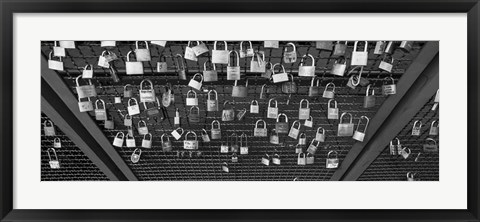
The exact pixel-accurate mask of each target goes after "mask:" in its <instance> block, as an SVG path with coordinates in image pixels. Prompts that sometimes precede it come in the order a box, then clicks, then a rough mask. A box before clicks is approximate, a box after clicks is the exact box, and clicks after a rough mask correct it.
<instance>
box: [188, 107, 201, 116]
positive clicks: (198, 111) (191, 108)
mask: <svg viewBox="0 0 480 222" xmlns="http://www.w3.org/2000/svg"><path fill="white" fill-rule="evenodd" d="M193 109H196V110H197V114H198V115H200V108H198V106H192V107H190V114H192V110H193Z"/></svg>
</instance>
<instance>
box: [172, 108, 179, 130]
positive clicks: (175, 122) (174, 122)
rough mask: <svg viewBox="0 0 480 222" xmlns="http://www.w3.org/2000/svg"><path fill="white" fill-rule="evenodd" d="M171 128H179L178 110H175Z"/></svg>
mask: <svg viewBox="0 0 480 222" xmlns="http://www.w3.org/2000/svg"><path fill="white" fill-rule="evenodd" d="M173 126H175V127H179V126H180V112H179V111H178V108H176V109H175V116H174V117H173Z"/></svg>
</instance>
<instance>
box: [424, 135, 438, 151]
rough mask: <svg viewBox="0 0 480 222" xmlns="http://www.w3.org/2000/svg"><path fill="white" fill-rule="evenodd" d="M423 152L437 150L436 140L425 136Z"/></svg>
mask: <svg viewBox="0 0 480 222" xmlns="http://www.w3.org/2000/svg"><path fill="white" fill-rule="evenodd" d="M432 142H433V143H432ZM423 152H425V153H433V152H438V144H437V141H436V140H434V139H432V138H427V139H426V142H425V144H423Z"/></svg>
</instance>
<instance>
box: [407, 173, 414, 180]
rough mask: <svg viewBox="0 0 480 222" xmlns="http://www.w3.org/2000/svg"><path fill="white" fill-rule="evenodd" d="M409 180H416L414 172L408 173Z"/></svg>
mask: <svg viewBox="0 0 480 222" xmlns="http://www.w3.org/2000/svg"><path fill="white" fill-rule="evenodd" d="M407 181H415V174H414V173H412V172H408V173H407Z"/></svg>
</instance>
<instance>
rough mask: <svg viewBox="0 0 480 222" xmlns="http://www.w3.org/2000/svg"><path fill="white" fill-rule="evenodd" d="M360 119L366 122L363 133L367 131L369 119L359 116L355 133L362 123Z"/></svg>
mask: <svg viewBox="0 0 480 222" xmlns="http://www.w3.org/2000/svg"><path fill="white" fill-rule="evenodd" d="M362 119H365V120H366V121H367V122H366V123H365V128H364V129H363V133H365V131H367V127H368V123H370V119H369V118H368V117H366V116H361V117H360V119H358V125H357V129H356V131H358V128H359V127H360V123H362ZM359 132H360V131H359Z"/></svg>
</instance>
